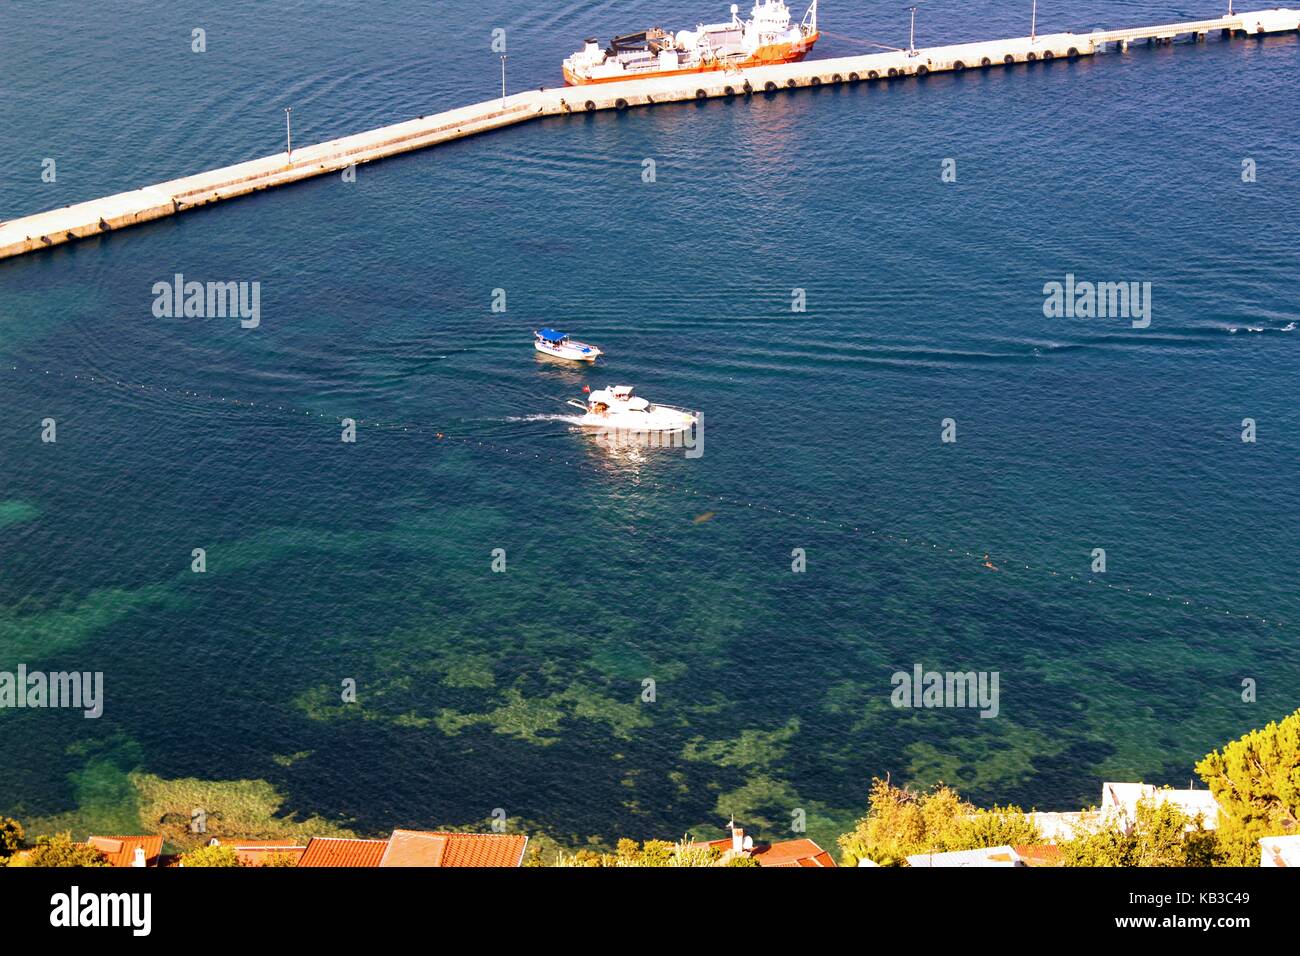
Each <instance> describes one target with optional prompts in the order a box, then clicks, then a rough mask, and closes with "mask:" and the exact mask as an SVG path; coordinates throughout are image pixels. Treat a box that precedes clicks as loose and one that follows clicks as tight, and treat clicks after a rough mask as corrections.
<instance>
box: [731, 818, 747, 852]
mask: <svg viewBox="0 0 1300 956" xmlns="http://www.w3.org/2000/svg"><path fill="white" fill-rule="evenodd" d="M731 852H732V853H735V854H736V855H738V856H739V855H740V854H741V853H744V852H745V831H744V829H743V828H742V827H738V826H736V825H735V824H734V823H732V824H731Z"/></svg>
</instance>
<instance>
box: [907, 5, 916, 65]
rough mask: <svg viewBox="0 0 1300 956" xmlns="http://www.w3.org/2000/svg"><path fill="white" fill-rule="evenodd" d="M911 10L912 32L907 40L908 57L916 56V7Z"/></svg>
mask: <svg viewBox="0 0 1300 956" xmlns="http://www.w3.org/2000/svg"><path fill="white" fill-rule="evenodd" d="M909 9H910V10H911V11H912V30H911V33H910V35H909V37H908V40H907V55H908V56H916V7H910V8H909Z"/></svg>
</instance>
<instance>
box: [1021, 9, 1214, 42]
mask: <svg viewBox="0 0 1300 956" xmlns="http://www.w3.org/2000/svg"><path fill="white" fill-rule="evenodd" d="M1228 2H1229V3H1231V2H1232V0H1228ZM1037 38H1038V0H1034V12H1033V13H1032V14H1030V17H1029V42H1030V43H1033V42H1035V41H1036V40H1037Z"/></svg>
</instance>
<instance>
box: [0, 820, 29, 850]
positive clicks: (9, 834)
mask: <svg viewBox="0 0 1300 956" xmlns="http://www.w3.org/2000/svg"><path fill="white" fill-rule="evenodd" d="M22 848H23V825H22V824H21V823H19V822H18V821H17V820H13V819H11V818H9V817H0V860H7V859H8V858H9V857H11V856H13V855H14V854H15V853H17V852H18V851H19V850H21V849H22Z"/></svg>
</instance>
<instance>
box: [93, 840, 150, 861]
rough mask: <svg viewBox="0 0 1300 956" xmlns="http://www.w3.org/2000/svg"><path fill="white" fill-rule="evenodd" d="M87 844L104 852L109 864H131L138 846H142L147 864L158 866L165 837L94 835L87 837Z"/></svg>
mask: <svg viewBox="0 0 1300 956" xmlns="http://www.w3.org/2000/svg"><path fill="white" fill-rule="evenodd" d="M86 845H87V846H93V847H94V848H95V849H96V850H99V851H100V852H101V853H103V854H104V857H105V859H107V860H108V865H109V866H131V864H132V861H133V860H134V859H135V849H136V847H142V848H143V849H144V862H145V866H157V865H158V855H159V854H160V853H162V845H163V838H162V837H160V836H92V837H87V839H86Z"/></svg>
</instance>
